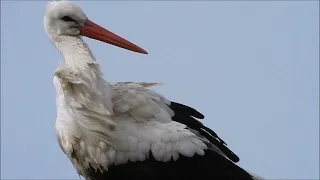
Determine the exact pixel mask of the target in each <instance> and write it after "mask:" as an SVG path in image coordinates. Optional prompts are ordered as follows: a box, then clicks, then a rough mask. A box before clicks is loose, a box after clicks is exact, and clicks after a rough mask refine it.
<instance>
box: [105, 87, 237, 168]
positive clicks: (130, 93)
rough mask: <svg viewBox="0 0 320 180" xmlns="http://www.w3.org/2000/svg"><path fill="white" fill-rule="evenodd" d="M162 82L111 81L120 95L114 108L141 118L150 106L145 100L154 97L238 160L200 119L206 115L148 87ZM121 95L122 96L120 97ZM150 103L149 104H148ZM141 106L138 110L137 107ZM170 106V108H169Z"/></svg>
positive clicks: (115, 101) (227, 154) (191, 127)
mask: <svg viewBox="0 0 320 180" xmlns="http://www.w3.org/2000/svg"><path fill="white" fill-rule="evenodd" d="M161 84H162V83H147V82H116V83H111V87H112V88H113V89H114V90H115V92H117V93H118V95H119V96H115V100H114V102H113V103H114V109H115V111H118V112H121V111H128V110H129V109H131V111H132V112H131V113H132V114H133V116H135V118H137V119H139V114H141V113H140V112H141V109H143V108H147V109H148V108H150V107H145V106H143V104H144V103H143V102H145V101H147V100H146V98H151V99H154V100H155V101H156V102H157V105H159V106H161V107H163V108H165V109H166V110H167V111H168V112H170V113H169V114H170V115H171V116H172V117H171V118H172V120H173V121H176V122H179V123H181V124H184V125H186V126H188V128H190V129H192V130H195V131H197V132H198V134H197V135H198V136H201V137H204V138H206V139H207V140H209V141H210V143H212V144H213V145H214V146H216V147H217V148H218V150H219V151H221V152H222V153H223V154H224V155H226V156H227V157H228V158H229V159H230V160H232V161H233V162H238V161H239V157H238V156H237V155H236V154H234V153H233V152H232V151H231V150H230V149H229V148H228V147H227V146H226V145H227V144H226V143H225V142H224V141H223V140H222V139H221V138H220V137H219V136H218V135H217V134H216V133H215V132H214V131H213V130H211V129H210V128H208V127H206V126H205V125H203V124H202V123H201V122H200V121H199V120H197V119H196V118H198V119H204V115H203V114H201V113H200V112H198V111H197V110H195V109H194V108H192V107H189V106H186V105H183V104H180V103H177V102H173V101H169V100H167V99H166V98H165V97H163V96H161V95H160V94H158V93H156V92H154V91H152V90H151V89H147V88H149V87H152V86H157V85H161ZM119 97H121V98H119ZM123 104H127V105H128V104H129V106H126V107H123ZM147 105H148V104H147ZM137 106H139V108H138V110H137V109H135V108H136V107H137ZM168 107H169V108H168Z"/></svg>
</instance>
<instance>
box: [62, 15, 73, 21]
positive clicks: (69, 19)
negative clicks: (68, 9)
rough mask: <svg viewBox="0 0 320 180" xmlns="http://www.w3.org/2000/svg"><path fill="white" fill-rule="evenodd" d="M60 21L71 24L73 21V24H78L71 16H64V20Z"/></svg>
mask: <svg viewBox="0 0 320 180" xmlns="http://www.w3.org/2000/svg"><path fill="white" fill-rule="evenodd" d="M60 19H62V20H64V21H66V22H70V21H73V22H76V21H75V20H74V19H72V18H71V17H69V16H63V17H62V18H60Z"/></svg>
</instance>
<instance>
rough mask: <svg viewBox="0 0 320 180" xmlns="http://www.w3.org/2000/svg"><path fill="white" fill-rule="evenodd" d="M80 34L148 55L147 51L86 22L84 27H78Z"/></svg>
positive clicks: (88, 21)
mask: <svg viewBox="0 0 320 180" xmlns="http://www.w3.org/2000/svg"><path fill="white" fill-rule="evenodd" d="M80 34H81V35H83V36H86V37H89V38H92V39H96V40H99V41H102V42H105V43H109V44H112V45H115V46H118V47H121V48H124V49H128V50H131V51H134V52H138V53H142V54H148V53H147V51H145V50H144V49H142V48H140V47H139V46H137V45H135V44H133V43H131V42H129V41H127V40H125V39H123V38H122V37H120V36H118V35H116V34H114V33H112V32H110V31H108V30H106V29H104V28H103V27H101V26H99V25H97V24H95V23H93V22H91V21H90V20H87V21H86V22H85V23H84V26H82V27H80Z"/></svg>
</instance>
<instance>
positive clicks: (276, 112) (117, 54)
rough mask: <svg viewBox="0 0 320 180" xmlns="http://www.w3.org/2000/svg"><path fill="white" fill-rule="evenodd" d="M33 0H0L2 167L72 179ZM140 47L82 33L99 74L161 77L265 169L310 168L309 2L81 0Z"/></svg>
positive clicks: (301, 172) (291, 172) (314, 128)
mask: <svg viewBox="0 0 320 180" xmlns="http://www.w3.org/2000/svg"><path fill="white" fill-rule="evenodd" d="M45 4H46V2H44V1H28V2H22V1H20V2H19V1H1V178H5V179H7V178H23V179H25V178H30V179H34V178H36V179H48V178H50V179H57V178H58V179H62V178H63V179H66V178H68V179H71V178H73V179H78V178H79V177H78V175H77V173H76V171H75V170H74V169H73V167H72V165H71V163H70V162H69V160H68V159H67V158H66V156H65V155H64V154H63V153H62V151H61V150H60V148H59V146H58V144H57V142H56V137H55V131H54V121H55V118H56V114H55V113H56V112H55V92H54V87H53V83H52V78H53V72H54V70H55V68H56V65H57V64H58V62H59V61H60V60H63V57H62V56H61V55H60V53H59V52H58V51H57V50H56V49H55V48H54V47H53V46H52V45H51V44H50V43H49V41H48V39H47V37H46V35H45V33H44V30H43V23H42V22H43V15H44V10H45ZM78 4H79V5H80V6H81V7H82V8H83V9H84V11H85V12H86V13H87V15H88V17H89V18H90V19H91V20H92V21H95V22H96V23H98V24H100V25H102V26H104V27H106V28H108V29H109V30H111V31H113V32H115V33H117V34H119V35H121V36H123V37H125V38H126V39H128V40H130V41H132V42H134V43H136V44H138V45H139V46H141V47H142V48H144V49H146V50H147V51H148V52H149V55H147V56H146V55H141V54H136V53H132V52H129V51H126V50H122V49H120V48H116V47H112V46H109V45H106V44H102V43H100V42H97V41H94V40H88V39H86V41H87V42H88V43H89V45H90V47H91V49H92V50H93V53H94V54H95V55H96V57H97V59H98V60H99V61H100V63H101V67H102V69H103V71H104V73H105V78H106V79H107V80H110V81H152V82H155V81H156V82H163V83H165V84H164V85H163V86H161V87H158V88H156V90H157V91H159V92H160V93H162V94H164V95H165V96H166V97H168V98H170V99H172V100H174V101H178V102H181V103H185V104H187V105H191V106H194V107H195V108H196V109H198V110H199V111H201V112H202V113H204V114H205V116H206V119H205V121H204V123H205V124H206V125H208V126H209V127H210V128H212V129H213V130H215V131H216V132H217V133H218V134H219V135H220V136H221V137H222V138H223V139H224V140H225V141H226V142H227V143H228V145H229V147H230V148H231V149H232V150H234V152H235V153H237V154H238V155H239V156H240V163H239V165H240V166H242V167H244V168H245V169H248V170H250V171H252V172H255V173H257V174H259V175H261V176H263V177H265V178H291V179H292V178H295V179H298V178H300V179H301V178H309V179H312V178H313V179H316V178H319V110H318V109H319V104H318V100H319V93H318V91H319V52H318V49H319V10H318V7H319V2H317V1H308V2H307V1H300V2H298V1H282V2H277V1H271V2H261V1H259V2H252V1H243V2H236V1H231V2H222V1H215V2H210V1H204V2H196V1H193V2H190V1H189V2H183V1H174V2H168V1H166V2H161V1H157V2H147V1H140V2H104V1H96V2H85V1H79V2H78Z"/></svg>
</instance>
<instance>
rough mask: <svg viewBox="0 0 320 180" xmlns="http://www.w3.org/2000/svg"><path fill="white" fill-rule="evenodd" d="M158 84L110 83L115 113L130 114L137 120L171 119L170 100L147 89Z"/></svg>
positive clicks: (166, 120) (167, 120)
mask: <svg viewBox="0 0 320 180" xmlns="http://www.w3.org/2000/svg"><path fill="white" fill-rule="evenodd" d="M159 84H160V83H145V82H140V83H138V82H119V83H111V84H110V85H111V87H112V89H113V97H112V103H113V109H114V112H115V115H121V114H123V113H126V114H130V115H131V116H133V117H134V118H135V119H136V120H138V121H144V120H150V119H151V118H155V119H156V120H158V121H163V122H169V121H171V117H172V116H173V115H174V113H173V111H172V110H171V109H170V108H169V107H168V105H169V104H170V101H169V100H167V99H166V98H165V97H164V96H162V95H161V94H159V93H157V92H155V91H153V90H152V89H149V87H152V86H156V85H159Z"/></svg>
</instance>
